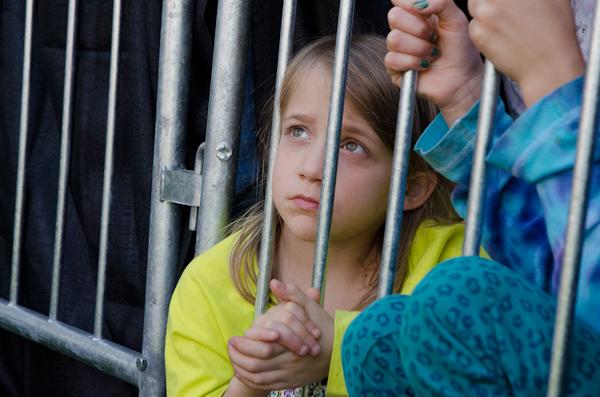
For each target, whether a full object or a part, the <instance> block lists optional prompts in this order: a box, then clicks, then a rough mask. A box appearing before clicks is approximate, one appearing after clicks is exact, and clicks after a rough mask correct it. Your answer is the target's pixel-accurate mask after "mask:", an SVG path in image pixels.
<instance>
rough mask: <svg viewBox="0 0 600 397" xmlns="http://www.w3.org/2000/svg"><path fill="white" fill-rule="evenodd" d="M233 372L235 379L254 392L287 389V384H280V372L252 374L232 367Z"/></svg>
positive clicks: (237, 367) (234, 366)
mask: <svg viewBox="0 0 600 397" xmlns="http://www.w3.org/2000/svg"><path fill="white" fill-rule="evenodd" d="M233 371H234V375H235V377H236V378H238V379H239V380H240V382H242V383H243V384H245V385H246V386H248V387H249V388H251V389H255V390H266V391H268V390H283V389H286V388H289V386H290V385H289V384H288V383H284V382H281V381H280V379H281V378H282V374H280V371H277V370H275V371H269V372H260V373H253V372H249V371H247V370H245V369H244V368H241V367H239V366H236V365H235V364H234V365H233Z"/></svg>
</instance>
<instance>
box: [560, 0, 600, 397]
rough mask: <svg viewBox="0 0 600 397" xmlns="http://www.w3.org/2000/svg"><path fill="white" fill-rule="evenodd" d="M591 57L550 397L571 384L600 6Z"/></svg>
mask: <svg viewBox="0 0 600 397" xmlns="http://www.w3.org/2000/svg"><path fill="white" fill-rule="evenodd" d="M590 48H591V52H590V58H589V61H588V65H587V72H586V77H585V85H584V88H583V105H582V111H581V122H580V125H579V137H578V139H577V150H576V159H575V166H574V169H573V188H572V190H571V203H570V208H569V219H568V224H567V230H566V234H565V236H566V240H565V253H564V257H563V261H562V271H561V279H560V287H559V292H558V305H557V307H556V320H555V326H554V339H553V341H552V359H551V362H550V378H549V381H548V396H549V397H558V396H560V395H563V392H564V389H565V387H566V386H567V384H568V380H567V376H568V371H567V362H568V353H569V346H570V345H571V344H570V336H571V333H572V330H573V312H574V309H575V301H576V292H577V282H578V279H579V268H580V265H581V251H582V245H583V242H584V241H583V239H584V228H585V217H586V210H587V204H588V195H589V194H588V193H589V186H590V179H591V178H590V176H591V172H592V163H593V154H594V150H595V144H596V137H595V135H596V129H597V128H598V95H599V94H600V7H596V13H595V17H594V25H593V31H592V43H591V46H590Z"/></svg>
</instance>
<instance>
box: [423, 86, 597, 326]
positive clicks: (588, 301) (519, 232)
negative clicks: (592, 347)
mask: <svg viewBox="0 0 600 397" xmlns="http://www.w3.org/2000/svg"><path fill="white" fill-rule="evenodd" d="M582 89H583V78H582V77H580V78H578V79H575V80H573V81H571V82H569V83H567V84H565V85H563V86H561V87H560V88H558V89H557V90H555V91H554V92H552V93H550V94H549V95H548V96H546V97H544V98H543V99H542V100H540V101H539V102H537V103H536V104H535V105H534V106H532V107H531V108H529V109H527V111H526V112H525V113H523V114H521V115H520V116H519V118H517V119H516V120H513V119H511V118H510V117H509V116H508V114H507V113H506V112H505V111H504V104H503V103H502V101H500V100H499V101H498V106H497V108H496V112H495V116H494V123H493V125H494V128H493V131H492V134H493V137H492V142H491V147H490V150H489V152H488V156H487V175H488V182H487V186H486V199H485V203H484V208H483V212H484V214H483V228H482V245H483V246H484V248H485V249H486V251H487V252H488V254H490V256H491V257H492V258H493V259H494V260H496V261H497V262H499V263H501V264H503V265H505V266H508V267H510V268H511V269H513V270H514V271H515V272H517V273H519V274H520V275H521V276H522V277H524V278H525V279H526V280H527V281H529V282H530V283H532V284H533V285H535V286H537V287H538V288H540V289H542V290H544V291H546V292H547V293H548V294H550V295H552V296H556V294H557V292H558V285H559V279H560V272H561V263H562V260H563V256H564V248H565V232H566V226H567V214H568V212H569V203H570V196H571V195H570V192H571V185H572V180H573V172H572V168H573V164H574V160H575V148H576V141H577V135H578V128H579V117H580V114H581V106H582V95H581V93H582ZM478 111H479V103H477V104H476V105H475V106H474V107H473V108H472V109H471V110H470V111H469V112H468V113H467V114H466V115H465V116H463V117H462V118H461V119H460V120H459V121H457V122H456V123H455V124H454V125H453V126H451V128H448V126H447V125H446V123H445V121H444V119H443V117H441V116H438V117H437V118H436V119H435V120H434V121H433V122H432V123H431V124H430V125H429V127H428V128H427V129H426V131H425V132H424V133H423V135H422V136H421V138H420V139H419V141H417V144H416V146H415V150H416V151H417V152H418V153H419V154H420V155H421V156H422V157H423V158H424V159H425V160H426V161H427V162H428V163H429V164H431V166H432V167H433V168H435V169H436V171H438V172H440V173H441V174H442V175H444V176H446V177H447V178H449V179H450V180H452V181H454V182H456V183H457V185H458V186H457V188H456V189H455V191H454V193H453V197H452V202H453V204H454V206H455V208H456V210H457V211H458V213H459V214H460V215H461V216H463V217H464V216H465V215H466V212H467V198H468V189H469V180H470V176H471V165H472V157H473V148H474V142H475V131H476V127H477V116H478ZM599 139H600V134H599V133H598V132H596V142H597V143H596V148H595V154H594V162H593V164H592V175H591V183H590V192H589V203H588V212H587V217H586V224H585V230H584V236H585V241H584V244H583V248H582V259H581V272H580V283H579V288H578V290H577V305H576V313H577V316H578V317H579V319H580V320H582V321H588V324H589V325H590V326H592V327H594V328H595V329H596V330H597V331H598V332H600V321H599V319H600V299H598V294H599V293H600V255H598V245H599V244H600V144H599V143H598V140H599Z"/></svg>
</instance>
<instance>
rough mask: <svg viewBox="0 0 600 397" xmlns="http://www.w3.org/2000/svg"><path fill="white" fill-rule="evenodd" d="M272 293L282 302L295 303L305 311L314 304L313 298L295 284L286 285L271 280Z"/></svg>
mask: <svg viewBox="0 0 600 397" xmlns="http://www.w3.org/2000/svg"><path fill="white" fill-rule="evenodd" d="M270 287H271V291H272V292H273V294H274V295H275V296H276V297H277V298H278V299H280V300H281V301H290V302H294V303H296V304H297V305H299V306H300V307H302V308H303V309H305V310H306V309H307V308H308V306H309V305H310V304H311V303H312V302H313V300H312V298H311V297H309V296H308V295H307V294H305V293H304V292H303V291H302V290H300V288H298V287H296V286H295V285H293V284H286V283H283V282H281V281H279V280H277V279H273V280H271V283H270Z"/></svg>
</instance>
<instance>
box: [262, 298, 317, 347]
mask: <svg viewBox="0 0 600 397" xmlns="http://www.w3.org/2000/svg"><path fill="white" fill-rule="evenodd" d="M271 310H272V311H273V312H278V313H279V312H288V313H290V314H292V315H293V316H294V317H296V319H297V320H298V322H300V323H301V324H304V326H305V327H306V329H307V331H308V332H309V333H310V334H311V335H312V336H313V338H315V339H317V338H318V337H319V336H320V335H321V331H319V328H318V327H317V325H316V324H315V323H314V322H312V321H311V320H310V318H309V317H308V314H307V313H306V311H305V310H304V309H303V308H302V307H300V305H298V304H297V303H295V302H283V303H280V304H279V305H277V306H275V307H274V308H273V309H271Z"/></svg>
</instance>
